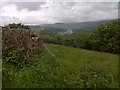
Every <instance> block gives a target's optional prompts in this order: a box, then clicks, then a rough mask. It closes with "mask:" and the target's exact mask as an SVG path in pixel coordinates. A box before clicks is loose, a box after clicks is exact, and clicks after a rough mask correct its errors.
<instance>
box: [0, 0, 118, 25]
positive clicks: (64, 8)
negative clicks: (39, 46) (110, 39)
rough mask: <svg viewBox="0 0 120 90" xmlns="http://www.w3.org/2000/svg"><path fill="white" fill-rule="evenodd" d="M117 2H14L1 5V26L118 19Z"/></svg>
mask: <svg viewBox="0 0 120 90" xmlns="http://www.w3.org/2000/svg"><path fill="white" fill-rule="evenodd" d="M117 4H118V3H117V2H52V1H51V0H50V1H49V2H48V1H47V2H34V3H33V2H20V3H18V2H13V3H3V4H0V20H2V21H1V22H0V24H8V23H13V22H22V23H24V24H45V23H56V22H65V23H68V22H69V23H70V22H83V21H93V20H103V19H113V18H118V14H117V13H118V9H117V8H118V5H117Z"/></svg>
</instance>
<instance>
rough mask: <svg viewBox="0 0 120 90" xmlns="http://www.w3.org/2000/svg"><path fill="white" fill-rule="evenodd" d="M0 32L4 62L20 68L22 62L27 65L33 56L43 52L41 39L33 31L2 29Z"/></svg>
mask: <svg viewBox="0 0 120 90" xmlns="http://www.w3.org/2000/svg"><path fill="white" fill-rule="evenodd" d="M2 31H3V38H2V43H3V48H2V49H3V60H5V61H6V62H9V63H11V64H14V65H16V66H17V65H18V66H20V65H22V63H23V62H25V63H29V58H30V57H32V56H33V55H34V54H41V53H42V52H43V51H44V45H43V41H42V38H41V37H40V35H38V34H37V32H36V31H34V30H29V29H23V28H3V29H2ZM20 63H21V64H20ZM19 64H20V65H19Z"/></svg>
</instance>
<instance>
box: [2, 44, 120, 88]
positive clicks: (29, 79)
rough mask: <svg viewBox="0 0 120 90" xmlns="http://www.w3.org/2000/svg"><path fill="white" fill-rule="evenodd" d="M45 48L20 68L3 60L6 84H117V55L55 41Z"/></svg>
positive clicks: (45, 85) (59, 85)
mask: <svg viewBox="0 0 120 90" xmlns="http://www.w3.org/2000/svg"><path fill="white" fill-rule="evenodd" d="M46 48H47V49H48V52H47V53H44V54H42V55H39V56H35V57H34V58H32V59H33V61H34V63H33V64H32V65H29V66H25V67H24V68H22V69H20V70H18V69H17V68H15V67H14V66H12V65H10V64H8V63H5V62H4V61H3V87H24V88H25V87H29V88H30V87H31V88H42V87H44V88H50V87H57V88H60V87H61V88H62V87H66V88H67V87H68V88H70V87H71V88H79V87H80V88H85V87H94V88H96V87H118V83H117V79H118V77H117V73H118V71H117V70H118V68H117V67H118V57H117V55H113V54H108V53H99V52H95V51H88V50H84V49H75V48H70V47H65V46H60V45H54V44H46Z"/></svg>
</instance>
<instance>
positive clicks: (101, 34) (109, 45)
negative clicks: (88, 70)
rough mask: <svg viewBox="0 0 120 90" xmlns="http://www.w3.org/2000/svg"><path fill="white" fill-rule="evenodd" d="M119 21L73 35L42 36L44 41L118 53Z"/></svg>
mask: <svg viewBox="0 0 120 90" xmlns="http://www.w3.org/2000/svg"><path fill="white" fill-rule="evenodd" d="M119 24H120V22H119V21H118V20H113V21H110V22H108V23H106V24H102V25H100V26H98V27H97V28H96V30H95V31H93V32H92V31H81V32H80V33H77V34H75V35H70V36H69V35H68V36H67V35H64V36H47V35H46V36H43V39H44V42H45V43H54V44H60V45H65V46H71V47H76V48H84V49H90V50H96V51H100V52H109V53H115V54H120V51H119V48H120V37H119V36H120V28H119Z"/></svg>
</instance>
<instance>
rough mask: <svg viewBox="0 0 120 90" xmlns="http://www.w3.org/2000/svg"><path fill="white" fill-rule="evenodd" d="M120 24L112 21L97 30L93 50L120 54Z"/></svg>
mask: <svg viewBox="0 0 120 90" xmlns="http://www.w3.org/2000/svg"><path fill="white" fill-rule="evenodd" d="M119 24H120V22H119V21H111V22H108V23H106V24H104V25H101V26H99V27H98V28H97V30H96V31H95V32H94V35H93V37H92V38H93V49H95V50H99V51H105V52H110V53H120V51H119V46H120V38H119V37H118V36H119V35H120V28H119V27H118V26H119Z"/></svg>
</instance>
